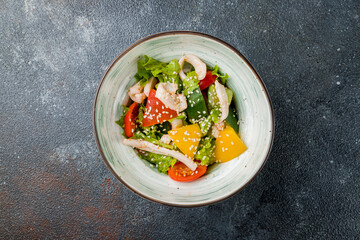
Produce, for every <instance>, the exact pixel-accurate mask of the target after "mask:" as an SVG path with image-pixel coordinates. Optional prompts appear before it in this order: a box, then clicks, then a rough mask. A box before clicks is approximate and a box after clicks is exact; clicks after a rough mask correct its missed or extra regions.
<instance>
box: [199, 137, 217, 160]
mask: <svg viewBox="0 0 360 240" xmlns="http://www.w3.org/2000/svg"><path fill="white" fill-rule="evenodd" d="M198 149H199V150H198V151H197V152H196V154H195V159H198V160H200V161H201V165H205V166H208V165H211V164H213V163H214V162H215V154H214V150H215V139H214V137H212V136H208V137H205V138H202V139H201V141H200V143H199V147H198Z"/></svg>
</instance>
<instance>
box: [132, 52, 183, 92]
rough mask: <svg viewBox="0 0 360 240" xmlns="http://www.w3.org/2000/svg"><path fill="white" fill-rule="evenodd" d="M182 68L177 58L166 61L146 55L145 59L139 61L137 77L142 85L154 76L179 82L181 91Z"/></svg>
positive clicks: (160, 79)
mask: <svg viewBox="0 0 360 240" xmlns="http://www.w3.org/2000/svg"><path fill="white" fill-rule="evenodd" d="M180 70H181V67H180V64H179V62H178V61H177V60H176V59H173V60H171V61H170V62H169V63H165V62H160V61H158V60H156V59H153V58H151V57H149V56H146V55H145V56H144V60H139V61H138V72H137V73H136V74H135V78H136V80H138V81H140V84H141V86H145V85H146V83H147V82H148V81H149V79H150V78H151V77H152V76H154V77H156V78H157V79H158V80H159V81H160V82H175V83H177V84H178V87H179V91H181V88H182V82H181V81H180V78H179V72H180Z"/></svg>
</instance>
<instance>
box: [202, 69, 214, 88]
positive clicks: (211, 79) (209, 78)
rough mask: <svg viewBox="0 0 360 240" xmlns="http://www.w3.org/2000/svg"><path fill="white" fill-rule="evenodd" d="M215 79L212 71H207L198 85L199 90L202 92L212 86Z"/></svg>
mask: <svg viewBox="0 0 360 240" xmlns="http://www.w3.org/2000/svg"><path fill="white" fill-rule="evenodd" d="M217 77H218V76H217V75H213V74H212V71H207V72H206V76H205V78H204V79H203V80H201V81H200V83H199V87H200V90H204V89H205V88H207V87H209V86H210V85H211V84H213V83H214V82H215V80H216V78H217Z"/></svg>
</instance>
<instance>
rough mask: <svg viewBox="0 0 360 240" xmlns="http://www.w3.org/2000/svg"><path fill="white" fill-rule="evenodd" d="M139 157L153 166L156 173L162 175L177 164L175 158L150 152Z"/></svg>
mask: <svg viewBox="0 0 360 240" xmlns="http://www.w3.org/2000/svg"><path fill="white" fill-rule="evenodd" d="M141 157H142V158H143V159H145V160H147V161H149V162H150V163H152V164H154V165H155V167H156V168H157V169H158V171H159V172H162V173H167V172H168V171H169V168H170V167H172V166H174V165H175V163H176V162H177V160H176V159H175V158H172V157H168V156H164V155H160V154H156V153H151V152H143V153H141Z"/></svg>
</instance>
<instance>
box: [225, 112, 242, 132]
mask: <svg viewBox="0 0 360 240" xmlns="http://www.w3.org/2000/svg"><path fill="white" fill-rule="evenodd" d="M225 122H226V123H227V124H229V125H230V126H231V127H232V128H233V129H234V130H235V132H239V124H238V119H237V116H236V110H235V108H233V107H232V106H231V105H230V108H229V115H228V116H227V118H226V119H225Z"/></svg>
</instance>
